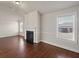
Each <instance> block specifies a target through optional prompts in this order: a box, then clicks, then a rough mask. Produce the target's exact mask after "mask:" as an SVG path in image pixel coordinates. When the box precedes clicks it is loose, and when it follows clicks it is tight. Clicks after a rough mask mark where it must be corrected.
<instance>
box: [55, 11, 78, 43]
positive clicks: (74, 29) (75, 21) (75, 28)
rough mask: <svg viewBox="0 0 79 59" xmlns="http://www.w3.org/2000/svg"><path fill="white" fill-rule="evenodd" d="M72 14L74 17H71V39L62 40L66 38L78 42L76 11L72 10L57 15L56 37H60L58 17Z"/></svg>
mask: <svg viewBox="0 0 79 59" xmlns="http://www.w3.org/2000/svg"><path fill="white" fill-rule="evenodd" d="M70 15H72V16H74V19H73V40H74V41H73V40H69V39H64V40H67V41H73V42H75V43H78V40H77V13H76V12H72V13H64V14H61V15H58V16H57V26H56V30H57V31H56V32H57V33H56V36H57V39H60V38H59V37H58V21H59V17H64V16H70Z"/></svg>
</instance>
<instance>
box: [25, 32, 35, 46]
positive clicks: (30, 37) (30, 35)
mask: <svg viewBox="0 0 79 59" xmlns="http://www.w3.org/2000/svg"><path fill="white" fill-rule="evenodd" d="M26 37H27V39H26V41H27V43H31V44H33V40H34V33H33V31H26Z"/></svg>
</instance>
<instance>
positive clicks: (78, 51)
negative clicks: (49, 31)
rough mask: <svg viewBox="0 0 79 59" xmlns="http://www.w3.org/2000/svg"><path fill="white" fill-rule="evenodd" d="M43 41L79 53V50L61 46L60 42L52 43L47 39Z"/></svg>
mask: <svg viewBox="0 0 79 59" xmlns="http://www.w3.org/2000/svg"><path fill="white" fill-rule="evenodd" d="M41 42H45V43H48V44H50V45H55V46H57V47H60V48H63V49H67V50H70V51H73V52H76V53H79V50H76V49H72V48H68V47H65V46H61V45H59V44H55V43H52V42H47V41H44V40H42V41H41Z"/></svg>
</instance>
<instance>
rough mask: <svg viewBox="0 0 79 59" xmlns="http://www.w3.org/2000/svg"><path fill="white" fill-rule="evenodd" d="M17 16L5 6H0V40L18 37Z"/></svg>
mask: <svg viewBox="0 0 79 59" xmlns="http://www.w3.org/2000/svg"><path fill="white" fill-rule="evenodd" d="M17 20H18V16H17V14H15V13H14V12H13V11H11V9H9V8H8V7H7V6H4V5H1V6H0V38H1V37H7V36H14V35H18V21H17Z"/></svg>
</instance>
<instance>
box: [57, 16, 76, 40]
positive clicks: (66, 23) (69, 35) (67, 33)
mask: <svg viewBox="0 0 79 59" xmlns="http://www.w3.org/2000/svg"><path fill="white" fill-rule="evenodd" d="M57 21H58V22H57V35H58V38H59V39H67V40H71V41H75V39H74V35H75V33H74V21H75V15H65V16H59V17H58V19H57Z"/></svg>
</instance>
